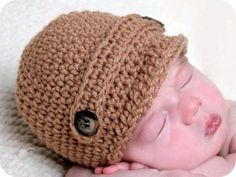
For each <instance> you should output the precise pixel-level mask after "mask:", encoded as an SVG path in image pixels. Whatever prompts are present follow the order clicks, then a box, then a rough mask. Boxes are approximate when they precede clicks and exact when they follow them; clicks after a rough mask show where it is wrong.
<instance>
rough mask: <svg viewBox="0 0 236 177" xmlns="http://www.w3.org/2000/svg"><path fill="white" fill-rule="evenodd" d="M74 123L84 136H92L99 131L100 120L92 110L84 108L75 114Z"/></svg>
mask: <svg viewBox="0 0 236 177" xmlns="http://www.w3.org/2000/svg"><path fill="white" fill-rule="evenodd" d="M74 124H75V128H76V130H77V131H78V132H79V133H80V134H82V135H84V136H92V135H94V134H96V133H97V130H98V120H97V116H96V114H95V113H94V112H93V111H91V110H88V109H86V110H82V111H79V112H77V113H76V114H75V119H74Z"/></svg>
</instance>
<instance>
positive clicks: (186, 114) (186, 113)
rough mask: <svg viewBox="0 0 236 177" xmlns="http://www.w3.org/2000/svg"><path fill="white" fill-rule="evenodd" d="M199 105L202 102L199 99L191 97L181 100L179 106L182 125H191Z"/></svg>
mask: <svg viewBox="0 0 236 177" xmlns="http://www.w3.org/2000/svg"><path fill="white" fill-rule="evenodd" d="M201 104H202V102H201V101H200V99H198V98H196V97H193V96H190V97H185V98H181V100H180V102H179V106H180V110H181V113H182V121H183V123H185V124H186V125H191V124H192V123H193V121H194V120H193V117H194V115H195V114H196V113H197V112H198V110H199V107H200V106H201Z"/></svg>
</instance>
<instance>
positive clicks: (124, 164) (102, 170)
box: [94, 162, 130, 174]
mask: <svg viewBox="0 0 236 177" xmlns="http://www.w3.org/2000/svg"><path fill="white" fill-rule="evenodd" d="M129 167H130V163H127V162H120V163H118V164H115V165H110V166H107V167H96V168H95V171H94V172H95V174H102V173H103V174H111V173H114V172H116V171H119V170H129Z"/></svg>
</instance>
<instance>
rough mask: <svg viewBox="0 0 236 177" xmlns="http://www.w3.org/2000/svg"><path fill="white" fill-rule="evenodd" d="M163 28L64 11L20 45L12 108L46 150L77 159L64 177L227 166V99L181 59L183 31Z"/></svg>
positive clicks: (231, 139) (230, 150) (231, 156)
mask: <svg viewBox="0 0 236 177" xmlns="http://www.w3.org/2000/svg"><path fill="white" fill-rule="evenodd" d="M164 32H165V28H164V25H163V24H162V23H161V22H159V21H158V20H155V19H152V18H150V17H142V16H140V15H138V14H129V15H126V16H122V17H120V16H115V15H112V14H110V13H105V12H98V11H93V12H92V11H82V12H70V13H68V14H63V15H60V16H58V17H57V18H56V19H54V20H53V21H51V22H50V23H49V24H48V25H47V26H45V27H44V28H43V30H41V31H40V32H39V33H38V34H37V35H36V36H35V37H34V38H33V39H31V41H30V42H29V44H28V45H27V46H26V47H25V49H24V51H23V53H22V57H21V61H20V66H19V70H18V76H17V81H16V103H17V109H18V111H19V113H20V114H21V116H22V118H23V119H24V121H25V122H26V123H27V124H28V125H29V126H30V128H31V130H32V132H34V133H35V134H36V135H37V137H38V138H39V139H40V140H41V141H42V142H44V143H45V145H46V146H47V147H48V148H50V149H52V150H54V151H55V152H56V153H57V154H60V155H61V156H62V157H64V158H65V159H69V160H70V161H72V162H75V165H76V164H77V165H79V166H74V167H73V168H71V169H70V170H69V171H68V173H67V174H66V177H85V176H91V177H92V176H93V177H96V176H103V175H102V174H104V175H105V176H107V177H108V176H111V177H115V176H129V175H130V176H134V175H135V176H136V177H138V176H151V175H152V176H155V177H165V176H166V177H167V176H172V177H177V176H186V177H197V176H201V177H204V176H205V177H222V176H224V175H226V174H228V173H229V172H230V171H231V170H232V169H233V167H234V164H235V161H236V153H235V152H236V141H235V135H234V134H235V130H234V129H233V127H235V126H236V122H235V121H234V120H233V117H232V116H230V115H231V114H230V110H231V104H230V102H227V101H225V100H224V98H223V96H222V94H221V93H220V91H219V90H218V89H217V88H216V86H215V85H214V84H213V83H212V82H211V81H209V80H208V79H207V78H206V77H205V76H204V75H203V74H202V73H201V72H200V71H199V70H197V69H196V68H195V67H194V66H192V65H191V64H190V63H189V62H188V59H187V57H186V51H187V50H186V49H187V39H186V37H185V36H183V35H182V34H180V35H178V36H168V35H165V34H164ZM86 167H88V168H86ZM89 168H92V169H94V173H95V174H94V173H93V172H92V171H91V170H90V169H89Z"/></svg>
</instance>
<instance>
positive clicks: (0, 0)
mask: <svg viewBox="0 0 236 177" xmlns="http://www.w3.org/2000/svg"><path fill="white" fill-rule="evenodd" d="M196 1H197V0H196ZM225 1H227V2H228V3H229V4H230V5H231V6H232V7H233V8H234V10H235V11H236V1H235V0H225ZM9 2H11V0H0V12H1V11H2V9H3V8H4V6H5V5H6V4H7V3H9ZM0 15H1V14H0ZM0 176H1V177H9V175H7V174H6V173H4V171H3V169H2V168H1V167H0ZM233 176H236V168H235V170H234V171H233V172H232V173H231V174H229V175H227V177H233Z"/></svg>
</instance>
